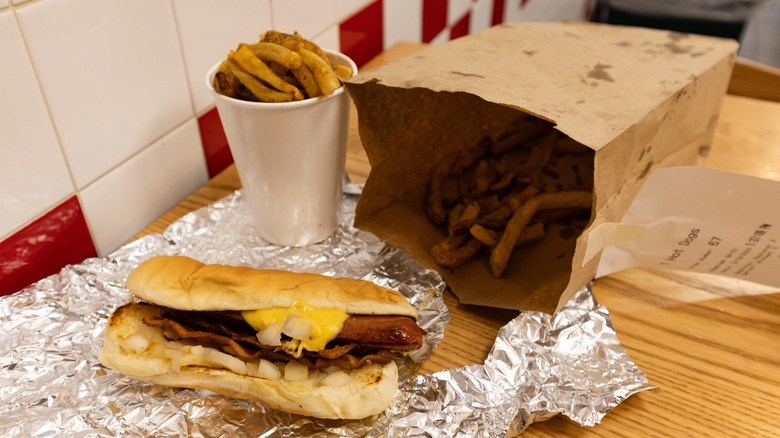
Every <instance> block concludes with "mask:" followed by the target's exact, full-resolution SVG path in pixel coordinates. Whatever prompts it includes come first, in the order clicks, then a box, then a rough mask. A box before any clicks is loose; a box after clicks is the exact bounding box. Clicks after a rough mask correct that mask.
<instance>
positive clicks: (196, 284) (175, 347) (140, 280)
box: [100, 256, 425, 419]
mask: <svg viewBox="0 0 780 438" xmlns="http://www.w3.org/2000/svg"><path fill="white" fill-rule="evenodd" d="M126 287H127V288H128V289H129V290H130V292H131V293H132V294H133V295H135V297H136V298H137V299H136V300H134V301H133V302H130V303H128V304H126V305H124V306H121V307H120V308H118V309H117V310H115V311H114V313H113V314H112V316H111V318H110V319H109V321H108V325H107V328H106V334H105V337H104V342H103V346H102V349H101V351H100V360H101V362H102V363H103V364H104V365H105V366H107V367H109V368H113V369H115V370H117V371H119V372H121V373H123V374H125V375H128V376H130V377H133V378H135V379H138V380H142V381H148V382H152V383H157V384H161V385H166V386H172V387H185V388H203V389H209V390H212V391H214V392H217V393H221V394H224V395H228V396H232V397H237V398H243V399H253V400H256V401H259V402H260V403H263V404H265V405H266V406H268V407H270V408H275V409H281V410H284V411H287V412H291V413H296V414H302V415H308V416H313V417H319V418H348V419H357V418H364V417H367V416H370V415H374V414H377V413H379V412H382V411H383V410H384V409H385V408H386V407H387V406H388V405H389V404H390V403H391V401H392V399H393V397H394V396H395V393H396V391H397V388H398V370H397V365H396V362H395V360H396V359H397V358H398V357H399V356H400V355H402V354H405V353H406V352H409V351H413V350H415V349H418V348H420V347H421V346H422V343H423V338H424V336H425V332H424V331H423V330H422V329H421V328H420V327H418V326H417V324H416V319H417V311H416V309H415V308H414V307H413V306H412V305H411V304H410V303H409V302H408V301H407V300H406V299H405V298H404V297H403V296H402V295H401V294H399V293H398V292H395V291H392V290H389V289H386V288H383V287H380V286H378V285H376V284H374V283H371V282H368V281H363V280H354V279H344V278H341V279H337V278H332V277H328V276H323V275H318V274H307V273H293V272H288V271H280V270H258V269H252V268H248V267H239V266H228V265H216V264H212V265H206V264H203V263H201V262H199V261H196V260H194V259H191V258H188V257H183V256H160V257H153V258H151V259H149V260H146V261H144V262H143V263H141V264H140V265H139V266H138V267H137V268H136V269H135V270H134V271H133V272H132V273H131V274H130V276H129V277H128V279H127V281H126Z"/></svg>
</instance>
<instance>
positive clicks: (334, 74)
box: [212, 30, 354, 102]
mask: <svg viewBox="0 0 780 438" xmlns="http://www.w3.org/2000/svg"><path fill="white" fill-rule="evenodd" d="M353 74H354V72H353V71H352V68H351V67H350V66H348V65H341V64H332V63H331V60H330V59H329V58H328V56H327V54H326V53H325V52H324V51H323V50H322V49H321V48H320V47H319V46H318V45H317V44H315V43H313V42H311V41H309V40H307V39H305V38H303V37H302V36H301V35H299V34H298V33H297V32H296V33H293V34H288V33H284V32H278V31H273V30H271V31H267V32H265V33H263V34H262V35H261V36H260V39H259V41H257V42H256V43H253V44H246V43H241V44H239V45H238V47H237V48H236V49H235V50H232V51H230V52H229V53H228V55H227V57H226V59H225V60H224V61H223V62H222V64H221V65H220V66H219V68H218V70H217V73H216V74H215V75H214V79H213V81H212V85H213V86H214V90H216V91H217V92H218V93H220V94H222V95H225V96H228V97H232V98H236V99H241V100H248V101H257V102H292V101H299V100H304V99H308V98H313V97H318V96H323V95H330V94H332V93H333V92H335V91H336V90H337V89H339V88H340V87H341V86H342V85H343V82H344V81H345V80H346V79H348V78H349V77H351V76H352V75H353Z"/></svg>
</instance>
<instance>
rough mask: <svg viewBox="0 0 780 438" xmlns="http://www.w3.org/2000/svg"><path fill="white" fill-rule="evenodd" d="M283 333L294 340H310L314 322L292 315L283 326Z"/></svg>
mask: <svg viewBox="0 0 780 438" xmlns="http://www.w3.org/2000/svg"><path fill="white" fill-rule="evenodd" d="M282 333H284V334H285V335H287V336H289V337H291V338H293V339H309V338H310V337H311V333H312V322H311V321H309V320H307V319H306V318H302V317H300V316H297V315H290V316H289V317H288V318H287V321H285V322H284V325H282Z"/></svg>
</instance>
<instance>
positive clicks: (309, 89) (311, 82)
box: [290, 65, 322, 97]
mask: <svg viewBox="0 0 780 438" xmlns="http://www.w3.org/2000/svg"><path fill="white" fill-rule="evenodd" d="M290 73H292V75H293V76H294V77H295V79H297V80H298V82H300V84H301V85H302V86H303V90H304V91H305V92H306V95H307V96H309V97H317V96H322V90H320V86H319V85H317V81H316V80H315V79H314V74H313V73H312V72H311V70H309V68H308V67H306V66H305V65H301V66H300V67H298V68H294V69H292V70H290Z"/></svg>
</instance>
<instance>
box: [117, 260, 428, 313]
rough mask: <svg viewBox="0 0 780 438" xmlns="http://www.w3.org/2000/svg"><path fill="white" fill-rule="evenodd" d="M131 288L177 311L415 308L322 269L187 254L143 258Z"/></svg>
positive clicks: (394, 295) (361, 282)
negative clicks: (299, 305) (300, 304)
mask: <svg viewBox="0 0 780 438" xmlns="http://www.w3.org/2000/svg"><path fill="white" fill-rule="evenodd" d="M126 286H127V288H128V289H129V290H130V292H131V293H133V294H134V295H136V296H137V297H139V298H141V299H142V300H144V301H148V302H150V303H154V304H158V305H161V306H166V307H170V308H173V309H179V310H198V311H203V310H255V309H266V308H272V307H282V308H285V307H289V306H290V305H291V304H292V303H293V302H294V301H296V300H304V301H306V302H308V303H309V304H310V305H312V306H316V307H323V308H326V307H332V308H337V309H340V310H343V311H345V312H347V313H349V314H353V315H404V316H410V317H412V318H415V319H417V310H416V309H415V308H414V307H413V306H412V305H411V304H409V302H408V301H407V300H406V299H405V298H404V297H403V295H401V294H399V293H398V292H396V291H393V290H390V289H386V288H383V287H381V286H378V285H376V284H374V283H371V282H369V281H364V280H356V279H349V278H338V279H337V278H331V277H327V276H323V275H318V274H306V273H296V272H288V271H281V270H260V269H253V268H248V267H241V266H229V265H219V264H208V265H206V264H203V263H201V262H199V261H197V260H194V259H192V258H189V257H185V256H158V257H152V258H150V259H148V260H146V261H144V262H142V263H141V264H140V265H139V266H138V267H137V268H136V269H135V270H134V271H133V272H132V273H131V274H130V276H129V277H128V278H127V282H126Z"/></svg>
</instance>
